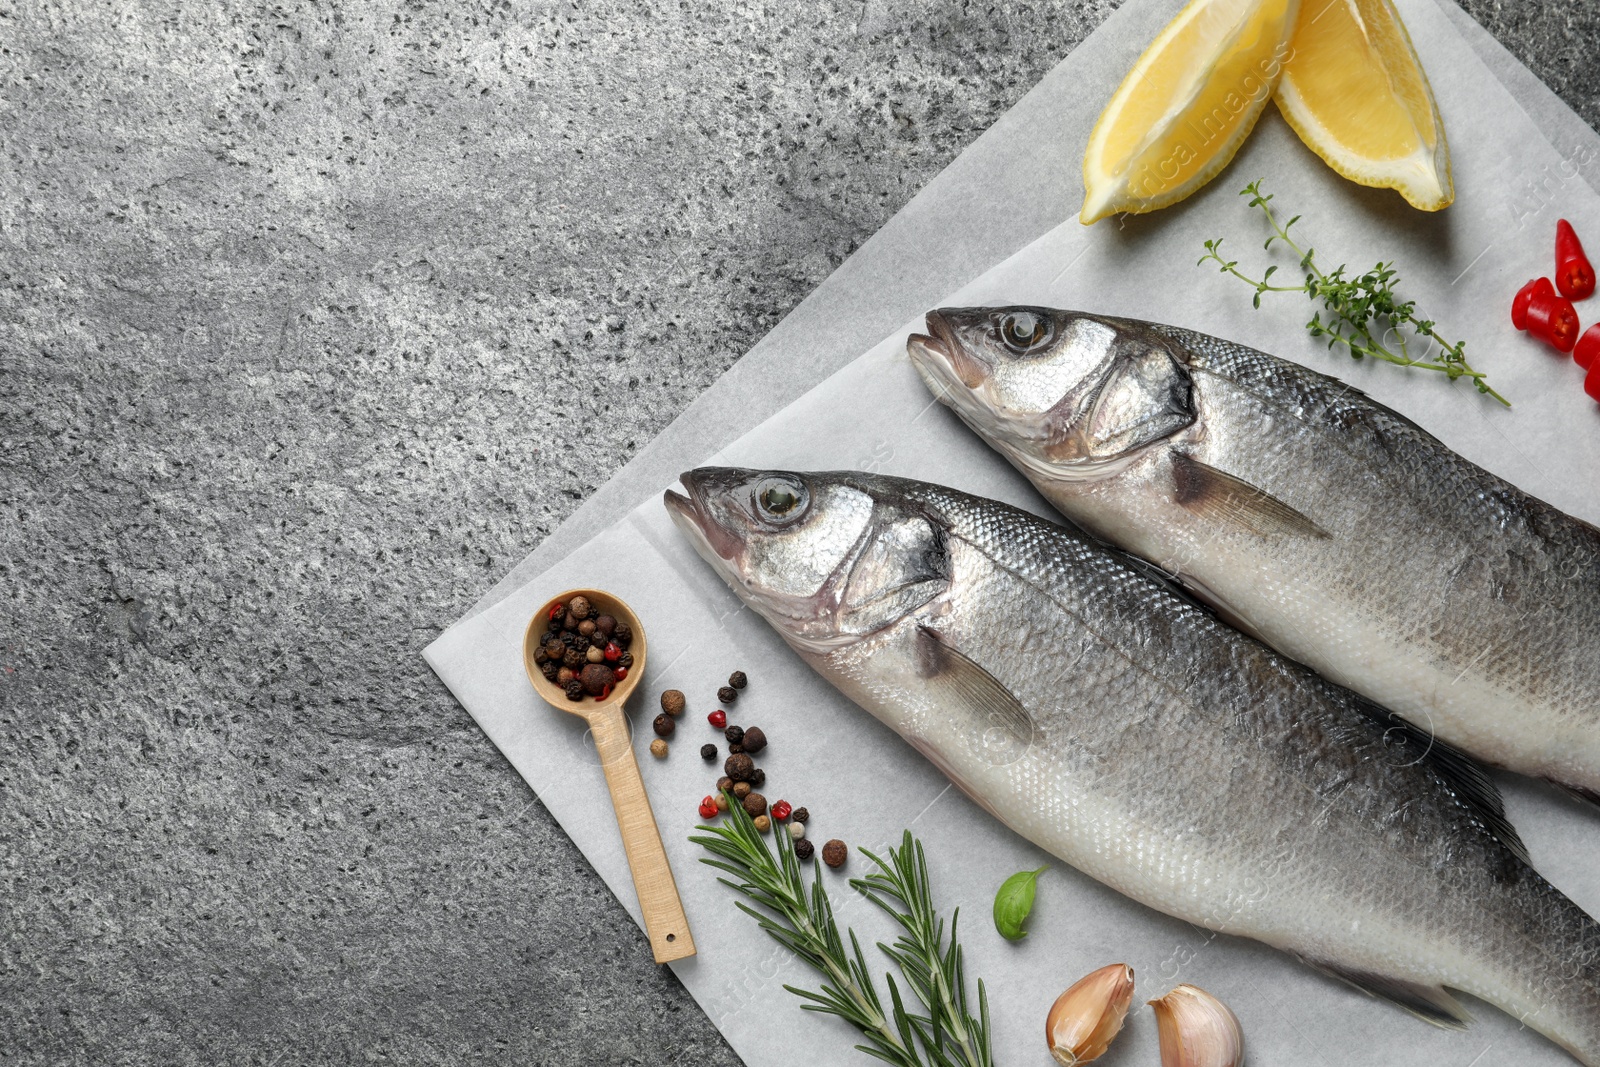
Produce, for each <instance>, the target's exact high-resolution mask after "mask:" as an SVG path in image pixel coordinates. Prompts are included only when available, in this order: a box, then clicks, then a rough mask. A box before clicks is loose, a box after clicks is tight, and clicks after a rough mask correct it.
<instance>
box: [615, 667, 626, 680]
mask: <svg viewBox="0 0 1600 1067" xmlns="http://www.w3.org/2000/svg"><path fill="white" fill-rule="evenodd" d="M615 673H616V675H617V681H619V682H620V681H622V680H623V679H624V678H626V677H627V676H628V668H626V667H618V668H617V669H616V672H615Z"/></svg>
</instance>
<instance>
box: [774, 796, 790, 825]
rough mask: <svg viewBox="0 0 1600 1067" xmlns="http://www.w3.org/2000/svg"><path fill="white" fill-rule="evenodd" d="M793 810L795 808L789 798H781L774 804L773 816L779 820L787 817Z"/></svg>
mask: <svg viewBox="0 0 1600 1067" xmlns="http://www.w3.org/2000/svg"><path fill="white" fill-rule="evenodd" d="M793 811H794V808H793V807H791V806H790V804H789V802H788V801H787V800H780V801H778V802H777V803H776V804H774V805H772V817H773V818H774V819H777V820H778V821H779V822H782V821H783V820H785V819H787V818H788V817H789V815H790V813H792V812H793Z"/></svg>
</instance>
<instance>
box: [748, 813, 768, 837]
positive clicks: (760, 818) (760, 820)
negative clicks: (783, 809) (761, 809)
mask: <svg viewBox="0 0 1600 1067" xmlns="http://www.w3.org/2000/svg"><path fill="white" fill-rule="evenodd" d="M750 821H751V822H753V823H755V826H756V829H757V830H759V831H760V832H761V833H766V832H767V831H768V830H770V829H772V820H771V819H769V818H767V817H766V816H765V815H757V816H756V817H755V818H754V819H751V820H750Z"/></svg>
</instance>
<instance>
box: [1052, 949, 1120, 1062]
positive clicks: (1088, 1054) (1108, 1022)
mask: <svg viewBox="0 0 1600 1067" xmlns="http://www.w3.org/2000/svg"><path fill="white" fill-rule="evenodd" d="M1131 1003H1133V968H1132V967H1129V966H1128V965H1127V964H1126V963H1113V964H1111V965H1110V966H1109V967H1102V968H1100V969H1099V970H1098V971H1095V972H1094V973H1092V974H1089V975H1085V976H1084V977H1082V978H1080V979H1078V981H1076V982H1075V983H1073V985H1072V986H1071V987H1070V988H1069V989H1068V990H1067V991H1066V992H1065V993H1063V994H1061V995H1060V996H1059V997H1057V998H1056V1002H1055V1003H1054V1004H1052V1005H1051V1006H1050V1014H1049V1016H1048V1017H1047V1018H1046V1019H1045V1023H1044V1035H1045V1040H1046V1041H1048V1042H1049V1044H1050V1055H1051V1056H1053V1057H1055V1061H1056V1062H1057V1063H1059V1064H1062V1065H1063V1067H1076V1065H1077V1064H1080V1063H1088V1062H1089V1061H1090V1060H1092V1059H1096V1058H1098V1057H1099V1056H1100V1054H1101V1053H1103V1052H1105V1050H1106V1049H1107V1048H1108V1047H1109V1046H1110V1045H1111V1039H1112V1038H1114V1037H1116V1036H1117V1032H1118V1031H1119V1030H1121V1029H1122V1020H1123V1019H1125V1018H1127V1015H1128V1005H1129V1004H1131Z"/></svg>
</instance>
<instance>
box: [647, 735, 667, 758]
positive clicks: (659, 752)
mask: <svg viewBox="0 0 1600 1067" xmlns="http://www.w3.org/2000/svg"><path fill="white" fill-rule="evenodd" d="M650 755H652V756H654V757H655V758H656V759H666V758H667V743H666V742H665V741H663V740H662V739H661V738H659V737H658V738H656V739H655V740H654V741H652V742H650Z"/></svg>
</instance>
